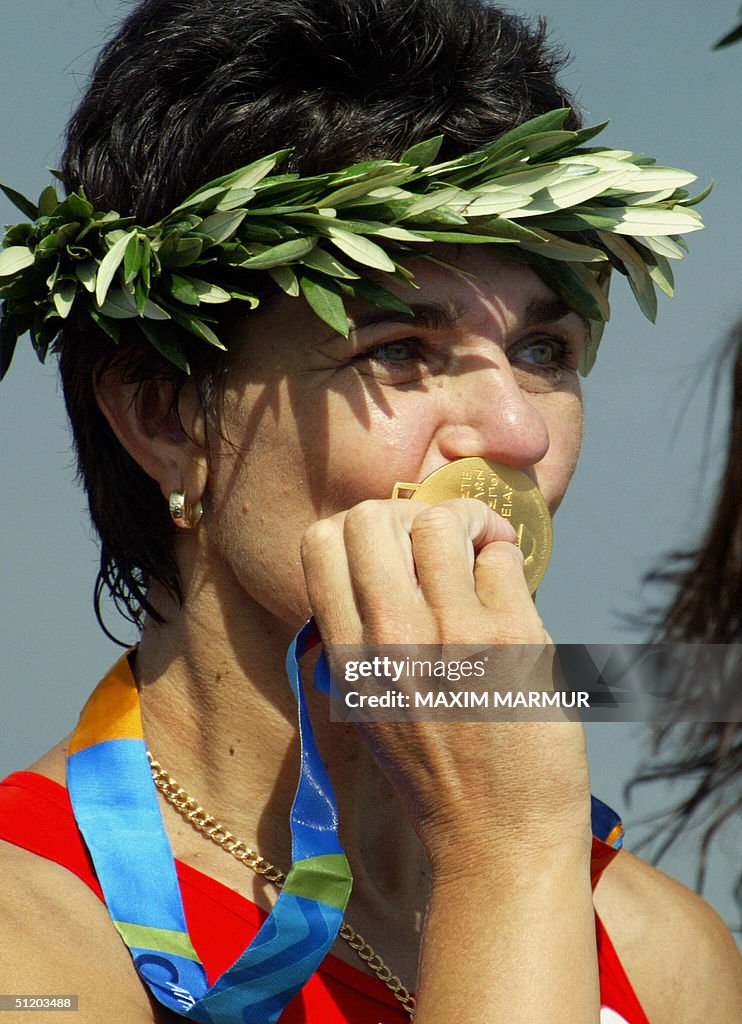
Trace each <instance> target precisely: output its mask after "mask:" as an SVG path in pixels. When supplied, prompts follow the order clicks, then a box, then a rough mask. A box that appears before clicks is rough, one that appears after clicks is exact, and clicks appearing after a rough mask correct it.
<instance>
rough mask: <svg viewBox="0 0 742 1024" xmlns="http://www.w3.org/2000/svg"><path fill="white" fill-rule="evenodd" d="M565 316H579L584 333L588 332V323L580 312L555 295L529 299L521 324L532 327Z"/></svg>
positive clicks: (550, 322)
mask: <svg viewBox="0 0 742 1024" xmlns="http://www.w3.org/2000/svg"><path fill="white" fill-rule="evenodd" d="M567 316H576V317H579V319H580V320H581V321H582V325H583V327H584V329H585V334H586V335H587V334H588V331H589V329H590V325H589V324H588V322H587V320H586V319H585V317H584V316H583V315H582V313H578V312H577V310H575V309H572V307H571V306H568V305H567V303H566V302H564V301H563V299H559V298H556V296H554V297H553V298H552V297H550V298H545V299H531V301H530V302H529V303H528V305H527V306H526V310H525V313H524V316H523V326H524V327H532V326H533V325H534V324H553V323H556V322H557V321H558V320H563V319H564V318H565V317H567Z"/></svg>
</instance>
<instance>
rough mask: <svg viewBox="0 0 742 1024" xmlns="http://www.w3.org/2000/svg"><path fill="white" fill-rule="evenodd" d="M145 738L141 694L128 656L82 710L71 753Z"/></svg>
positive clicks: (110, 673) (124, 657) (103, 681)
mask: <svg viewBox="0 0 742 1024" xmlns="http://www.w3.org/2000/svg"><path fill="white" fill-rule="evenodd" d="M143 738H144V733H143V731H142V714H141V711H140V709H139V694H138V693H137V686H136V683H135V681H134V676H133V675H132V672H131V666H130V665H129V659H128V655H126V654H125V655H124V656H123V657H122V658H120V659H119V660H118V661H117V662H116V664H115V665H114V666H113V668H112V669H111V671H110V672H109V673H108V675H106V676H104V678H103V679H102V680H101V682H100V683H99V684H98V686H96V688H95V690H94V691H93V693H92V694H91V696H90V698H89V699H88V702H87V704H86V705H85V707H84V708H83V709H82V712H81V714H80V721H79V722H78V725H77V728H76V729H75V731H74V733H73V734H72V743H71V744H70V750H69V752H70V754H74V753H76V751H78V750H84V749H85V748H86V747H92V746H93V745H94V744H95V743H103V742H104V741H105V740H141V739H143Z"/></svg>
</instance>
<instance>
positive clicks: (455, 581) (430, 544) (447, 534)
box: [411, 499, 516, 615]
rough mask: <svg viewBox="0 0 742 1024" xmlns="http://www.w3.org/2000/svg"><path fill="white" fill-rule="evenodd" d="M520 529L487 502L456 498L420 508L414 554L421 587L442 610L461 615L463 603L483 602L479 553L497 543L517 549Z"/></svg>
mask: <svg viewBox="0 0 742 1024" xmlns="http://www.w3.org/2000/svg"><path fill="white" fill-rule="evenodd" d="M515 540H516V534H515V530H514V529H513V527H512V526H511V524H510V523H509V522H507V520H505V519H503V518H502V517H501V516H498V515H497V514H496V513H495V512H493V511H492V510H491V509H490V508H488V506H487V505H485V504H484V502H481V501H472V500H466V499H456V500H453V501H447V502H442V503H441V504H440V505H433V506H429V507H428V508H425V509H423V510H421V512H420V513H419V514H418V515H417V516H416V517H415V519H414V522H413V524H412V532H411V541H412V551H413V556H414V559H415V566H416V569H417V576H418V580H419V584H420V588H421V590H422V592H423V594H424V596H425V599H426V601H428V603H429V604H430V605H431V607H433V608H435V609H436V610H437V611H439V612H444V611H445V612H449V613H451V614H453V615H459V614H460V611H461V607H462V604H461V603H462V602H468V603H471V602H472V601H478V599H477V594H476V589H475V580H474V564H475V556H476V554H477V552H478V551H479V550H480V549H481V548H483V547H485V546H486V545H488V544H491V543H493V542H495V541H499V542H501V543H505V542H510V544H511V545H512V546H515Z"/></svg>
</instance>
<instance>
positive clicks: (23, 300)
mask: <svg viewBox="0 0 742 1024" xmlns="http://www.w3.org/2000/svg"><path fill="white" fill-rule="evenodd" d="M568 114H569V110H568V109H567V108H564V109H560V110H554V111H551V112H550V113H547V114H544V115H542V116H540V117H536V118H533V119H532V120H530V121H527V122H525V123H524V124H522V125H520V126H519V127H517V128H515V129H513V130H512V131H510V132H507V133H506V134H504V135H502V136H501V137H500V138H498V139H496V140H495V141H493V142H491V143H490V144H488V145H486V146H483V147H482V148H480V149H477V150H475V151H473V152H470V153H467V154H465V155H463V156H459V157H457V158H456V159H454V160H447V161H445V162H442V163H436V162H435V161H436V158H437V156H438V153H439V150H440V146H441V143H442V137H437V138H432V139H429V140H427V141H425V142H421V143H418V144H417V145H414V146H412V147H411V148H410V149H408V150H407V151H406V152H405V153H403V154H402V156H401V157H400V158H399V160H397V161H391V160H372V161H367V162H364V163H357V164H354V165H353V166H351V167H348V168H346V169H344V170H340V171H337V172H333V173H327V174H319V175H315V176H312V177H300V176H299V175H297V174H278V173H272V172H273V171H274V169H275V168H276V166H277V165H278V164H280V162H281V160H282V159H284V158H285V157H286V155H287V154H288V153H289V152H290V151H289V150H282V151H280V152H277V153H273V154H271V155H270V156H266V157H263V158H262V159H260V160H257V161H255V162H254V163H252V164H250V165H248V166H247V167H243V168H240V169H239V170H237V171H234V172H232V173H230V174H227V175H225V176H223V177H221V178H217V179H215V180H214V181H210V182H209V183H208V184H206V185H203V186H202V187H201V188H199V189H198V190H197V191H196V192H194V193H193V194H192V195H190V196H189V197H188V198H187V199H186V200H184V202H182V203H180V205H179V206H177V207H176V208H175V209H174V210H173V211H172V212H171V213H169V214H167V216H165V217H163V218H162V219H161V220H159V221H157V223H156V224H153V225H151V226H149V227H141V226H140V225H137V224H135V223H134V222H133V218H131V217H124V216H121V215H120V214H118V213H116V212H101V211H98V210H95V209H94V208H93V206H92V205H91V203H90V202H88V200H87V198H86V196H85V193H84V192H83V190H82V189H81V190H79V191H77V192H73V193H72V194H71V195H69V196H67V198H65V199H63V200H62V201H61V202H60V200H59V197H58V195H57V193H56V190H55V189H54V187H53V186H49V187H48V188H46V189H45V190H44V191H43V192H42V194H41V197H40V199H39V202H38V205H35V204H33V203H32V202H31V201H29V200H28V199H26V198H25V197H24V196H22V195H20V194H19V193H18V192H16V191H14V190H13V189H10V188H7V187H5V186H0V187H2V188H3V191H4V192H5V194H6V195H7V196H8V198H9V199H11V201H12V202H13V203H14V204H15V205H16V206H18V207H19V209H21V210H22V211H23V213H25V214H26V216H28V217H30V218H31V221H30V222H27V223H21V224H16V225H13V226H12V227H8V229H7V231H6V233H5V236H4V240H3V249H2V250H0V299H2V300H3V306H2V320H1V321H0V379H2V377H3V376H4V375H5V373H6V372H7V370H8V367H9V366H10V362H11V359H12V357H13V353H14V350H15V347H16V342H17V340H18V338H19V337H21V336H22V335H23V334H25V333H26V332H29V333H30V335H31V340H32V343H33V346H34V349H35V350H36V353H37V355H38V357H39V359H40V360H41V361H42V362H43V361H44V359H45V358H46V355H47V352H48V351H49V349H50V347H51V346H53V344H54V342H55V340H56V339H57V336H58V335H59V333H60V331H61V329H62V326H63V324H64V322H65V321H67V320H69V319H70V317H76V318H78V322H79V318H86V317H87V318H89V319H91V320H93V321H94V322H95V323H96V324H97V325H98V327H99V328H100V329H101V330H102V331H104V332H105V333H106V334H107V335H109V336H110V338H112V339H113V340H114V341H115V342H118V341H119V340H120V328H121V322H122V321H134V322H135V323H136V325H137V327H138V328H139V330H140V331H141V332H142V334H143V335H144V336H145V337H146V339H147V340H148V341H149V342H150V343H151V344H152V345H153V346H154V347H155V348H156V349H157V351H158V352H160V353H161V355H162V356H164V357H165V358H166V359H168V360H170V361H171V362H172V363H174V364H175V365H176V366H178V367H179V368H180V369H181V370H183V371H184V372H186V373H188V372H190V367H189V364H188V358H187V350H186V345H185V343H184V338H187V336H188V334H190V335H192V336H194V337H195V338H196V339H199V340H200V341H201V342H203V343H206V344H209V345H214V346H216V347H217V348H224V345H223V343H222V341H221V340H220V338H219V336H218V333H217V332H216V331H215V330H214V327H215V326H218V318H217V316H216V315H215V313H216V310H215V309H214V307H215V306H218V305H220V304H222V303H228V302H232V301H238V302H241V303H244V305H245V308H246V310H251V309H254V308H255V307H256V306H257V305H258V302H259V298H258V296H257V295H255V294H253V292H252V290H251V288H250V284H249V282H250V281H251V280H252V281H254V278H252V277H251V275H250V274H248V275H244V274H243V275H242V277H243V280H242V281H240V271H249V272H251V273H253V272H256V271H261V272H265V273H267V274H269V275H270V276H271V278H272V279H273V281H274V282H275V283H276V285H278V287H279V288H280V289H282V291H284V292H285V293H286V294H287V295H289V296H295V297H298V296H301V295H303V297H304V299H305V300H306V301H307V302H308V304H309V305H310V307H311V308H312V309H313V310H314V312H315V313H316V314H317V316H318V317H319V318H320V319H321V320H323V321H324V322H325V323H327V324H328V325H329V326H330V327H332V328H333V329H334V330H336V331H339V332H340V333H341V334H344V335H347V333H348V330H349V320H348V315H347V312H346V308H345V302H346V300H347V299H360V300H363V301H365V302H367V303H371V304H372V305H376V306H381V307H383V308H386V309H391V310H398V311H399V312H400V313H403V314H404V313H409V312H410V311H409V307H408V306H407V304H406V303H404V302H403V301H402V300H401V299H400V298H399V297H398V296H396V295H395V294H394V293H393V292H391V291H390V290H389V289H388V288H386V287H384V286H383V285H381V284H379V283H378V282H379V280H383V281H390V282H391V281H393V282H396V283H397V284H401V285H414V274H413V273H412V271H411V270H410V268H409V267H408V266H407V263H408V261H409V260H410V259H412V258H413V257H419V256H426V247H427V249H428V250H429V248H430V244H431V243H436V242H443V243H465V244H497V245H505V246H507V247H508V248H507V255H508V256H509V257H511V258H516V259H521V260H525V261H526V262H527V263H528V264H530V265H531V266H532V267H533V269H534V270H535V271H536V272H537V273H538V274H539V276H540V277H541V278H542V279H543V280H544V281H545V282H546V283H547V284H548V285H549V286H550V287H551V288H552V289H553V290H554V291H555V292H556V293H557V294H558V295H559V296H560V297H561V298H562V299H563V300H564V301H565V302H566V303H567V304H568V305H569V306H570V308H572V309H574V310H575V311H576V312H578V313H580V314H582V315H583V316H584V317H586V319H587V320H588V321H589V322H590V327H591V331H590V340H589V343H588V345H587V347H586V350H585V352H584V355H583V358H582V362H581V366H580V371H581V372H582V373H583V374H584V373H587V372H588V371H589V369H590V368H591V366H592V365H593V363H594V361H595V355H596V352H597V348H598V344H599V342H600V337H601V333H602V328H603V325H604V323H605V321H606V320H608V317H609V315H610V308H609V304H608V298H607V288H608V278H609V276H610V271H611V269H616V270H618V271H619V272H620V273H621V274H623V275H625V276H626V277H627V278H628V281H629V284H630V286H631V288H632V290H633V292H634V295H635V296H636V299H637V301H638V303H639V306H640V307H641V309H642V311H643V312H644V313H645V315H646V316H647V317H649V319H651V320H654V318H655V315H656V310H657V295H656V288H659V289H660V290H661V291H663V292H665V293H666V294H668V295H672V294H673V290H674V283H673V274H672V269H671V267H670V262H669V261H670V260H672V259H681V258H682V257H683V255H684V254H685V252H686V251H687V247H686V245H685V243H684V241H683V239H682V237H681V236H682V235H683V234H686V233H688V232H690V231H696V230H698V229H699V228H701V227H702V226H703V224H702V222H701V218H700V216H699V214H698V213H697V212H696V211H695V210H693V209H691V207H692V206H693V205H695V204H696V203H698V202H700V200H701V199H703V198H704V197H705V195H707V194H708V191H709V190H708V189H707V190H706V192H704V193H702V194H701V195H700V196H696V197H693V198H691V197H690V196H689V195H688V193H687V192H686V191H685V190H684V189H683V186H684V185H687V184H689V183H690V182H691V181H694V180H695V176H694V175H692V174H690V173H689V172H687V171H683V170H677V169H675V168H669V167H660V166H657V164H656V162H655V161H654V160H653V159H652V158H649V157H646V156H643V155H638V154H635V153H632V152H629V151H625V150H614V149H609V148H606V147H595V148H585V143H587V142H589V141H590V140H591V139H593V138H594V137H595V136H596V135H597V134H598V133H599V132H600V131H602V129H603V128H604V127H605V124H601V125H596V126H594V127H591V128H584V129H581V130H578V131H567V130H565V129H564V127H563V126H564V123H565V121H566V118H567V116H568ZM606 123H607V122H606ZM427 258H432V257H431V256H430V255H429V253H428V254H427ZM369 275H371V276H370V277H369ZM183 332H186V334H184V333H183Z"/></svg>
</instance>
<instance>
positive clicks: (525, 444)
mask: <svg viewBox="0 0 742 1024" xmlns="http://www.w3.org/2000/svg"><path fill="white" fill-rule="evenodd" d="M438 448H439V450H440V452H441V454H442V455H443V457H444V458H445V459H447V460H448V461H452V460H454V459H462V458H466V457H467V456H471V455H478V456H480V457H481V458H485V459H492V460H493V461H495V462H502V463H504V464H505V465H508V466H515V467H518V468H523V467H526V466H533V465H535V464H536V463H537V462H540V461H541V459H543V457H544V456H545V455H546V452H547V451H548V448H549V429H548V425H547V423H546V420H545V419H544V417H543V415H542V414H541V411H540V409H539V408H538V407H537V406H536V405H535V404H534V403H533V401H532V400H531V398H530V397H529V396H528V394H527V393H526V392H524V391H523V390H522V389H521V388H520V386H519V385H518V383H517V381H516V380H515V377H514V375H513V372H512V369H511V368H510V366H509V365H508V364H505V365H503V366H488V367H480V368H477V369H471V370H468V371H466V372H464V373H462V374H460V375H459V376H457V377H455V378H452V379H449V381H448V394H447V396H446V414H445V421H444V423H443V424H442V426H441V427H440V429H439V431H438Z"/></svg>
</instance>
